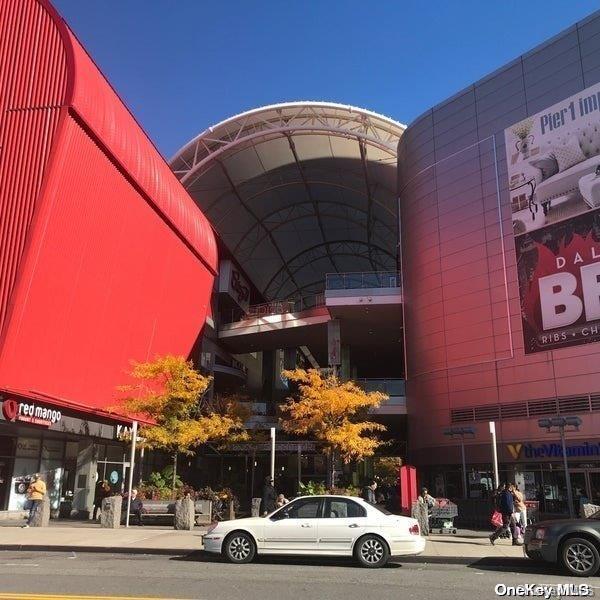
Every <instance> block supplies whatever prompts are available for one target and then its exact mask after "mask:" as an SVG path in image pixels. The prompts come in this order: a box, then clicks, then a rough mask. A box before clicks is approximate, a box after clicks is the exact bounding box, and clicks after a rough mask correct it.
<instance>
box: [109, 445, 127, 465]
mask: <svg viewBox="0 0 600 600" xmlns="http://www.w3.org/2000/svg"><path fill="white" fill-rule="evenodd" d="M125 458H126V454H125V447H124V446H109V445H107V446H106V460H108V461H115V462H123V461H124V460H125Z"/></svg>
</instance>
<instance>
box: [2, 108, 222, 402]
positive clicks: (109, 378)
mask: <svg viewBox="0 0 600 600" xmlns="http://www.w3.org/2000/svg"><path fill="white" fill-rule="evenodd" d="M73 165H79V168H78V169H77V174H76V176H74V175H73V170H72V167H73ZM83 166H87V167H88V168H82V167H83ZM92 166H93V168H91V167H92ZM45 189H46V191H45V195H44V201H43V203H42V206H41V207H40V213H39V215H37V217H36V221H35V223H34V226H33V228H32V242H31V248H30V251H29V252H28V253H27V255H26V258H25V260H24V263H23V265H22V273H23V276H22V277H21V278H20V281H19V284H18V285H17V288H16V289H15V292H14V297H15V302H14V311H13V313H12V316H11V322H10V326H9V328H8V331H7V335H6V337H5V342H4V348H3V353H2V361H1V362H0V381H1V382H2V383H3V384H5V385H6V386H7V387H10V388H11V389H17V390H21V391H23V392H26V393H31V394H34V395H35V394H37V393H39V392H43V394H46V395H49V396H51V397H56V398H64V399H72V400H73V401H74V402H75V403H77V404H85V405H86V406H88V407H93V408H96V409H104V410H106V409H108V408H110V407H114V406H115V405H116V401H115V398H116V397H115V394H116V386H117V385H118V384H119V383H123V382H125V380H126V371H127V369H128V366H129V362H130V361H131V360H132V359H134V360H146V359H150V358H153V357H154V356H155V355H158V354H165V353H167V352H174V353H178V352H180V353H186V352H188V351H189V349H190V348H191V347H192V346H193V344H194V341H195V339H196V337H197V336H198V332H199V331H201V329H202V327H203V325H204V320H205V315H206V311H207V308H208V304H209V299H210V294H211V289H212V280H213V276H212V273H211V272H210V271H209V270H208V268H207V267H206V266H205V265H204V264H203V263H202V262H201V261H199V260H198V259H197V258H196V256H195V255H194V253H193V252H192V251H191V250H190V249H189V247H187V246H186V245H184V244H183V243H181V240H180V239H179V238H178V236H177V235H176V233H175V232H174V231H173V230H172V229H171V228H170V227H169V225H168V224H167V223H165V222H164V221H163V220H161V219H158V218H157V216H156V213H155V212H154V210H153V209H152V208H151V207H150V206H149V205H148V203H147V202H146V200H145V199H144V198H143V196H142V195H141V194H140V193H139V192H138V191H137V190H136V189H135V188H134V187H133V186H132V185H131V184H130V182H129V181H128V180H127V179H126V178H125V177H124V176H123V175H122V174H120V173H118V172H117V171H116V169H115V167H114V165H113V164H112V162H111V161H110V159H109V157H107V156H106V155H105V154H104V153H103V152H102V151H101V150H100V149H99V147H98V146H97V145H96V144H95V142H94V140H93V139H92V138H91V137H90V136H89V135H88V134H87V133H86V132H85V131H84V130H83V129H82V128H81V127H80V126H79V125H78V124H77V123H76V121H75V120H74V119H72V118H71V117H68V118H67V119H66V120H65V121H64V123H63V126H62V129H61V131H60V133H59V134H58V136H57V146H56V154H55V156H54V157H53V169H52V172H51V174H50V176H49V179H48V181H47V185H46V187H45Z"/></svg>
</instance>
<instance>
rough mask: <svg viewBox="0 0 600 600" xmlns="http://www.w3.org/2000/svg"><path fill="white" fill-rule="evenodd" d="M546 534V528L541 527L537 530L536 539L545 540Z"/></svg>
mask: <svg viewBox="0 0 600 600" xmlns="http://www.w3.org/2000/svg"><path fill="white" fill-rule="evenodd" d="M545 536H546V530H545V529H544V528H543V527H539V528H538V529H536V530H535V539H536V540H543V539H544V537H545Z"/></svg>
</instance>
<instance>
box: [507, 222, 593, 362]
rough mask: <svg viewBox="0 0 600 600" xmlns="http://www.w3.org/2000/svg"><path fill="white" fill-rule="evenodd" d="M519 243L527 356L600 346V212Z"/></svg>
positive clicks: (529, 234)
mask: <svg viewBox="0 0 600 600" xmlns="http://www.w3.org/2000/svg"><path fill="white" fill-rule="evenodd" d="M515 243H516V250H517V268H518V273H519V290H520V296H521V316H522V319H523V336H524V338H525V340H524V341H525V352H526V353H531V352H540V351H543V350H552V349H554V348H562V347H565V346H574V345H578V344H586V343H590V342H597V341H600V211H594V212H591V213H588V214H584V215H580V216H578V217H575V218H573V219H569V220H568V221H563V222H562V223H557V224H556V225H553V226H551V227H546V228H544V229H540V230H537V231H534V232H531V233H527V234H525V235H522V236H519V237H517V238H516V239H515Z"/></svg>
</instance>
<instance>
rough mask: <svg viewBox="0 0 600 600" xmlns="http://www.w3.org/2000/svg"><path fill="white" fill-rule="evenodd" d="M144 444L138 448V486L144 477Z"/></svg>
mask: <svg viewBox="0 0 600 600" xmlns="http://www.w3.org/2000/svg"><path fill="white" fill-rule="evenodd" d="M143 466H144V446H142V447H141V448H140V460H139V463H138V467H139V473H140V476H139V477H138V486H140V485H142V483H143V477H144V469H143Z"/></svg>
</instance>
